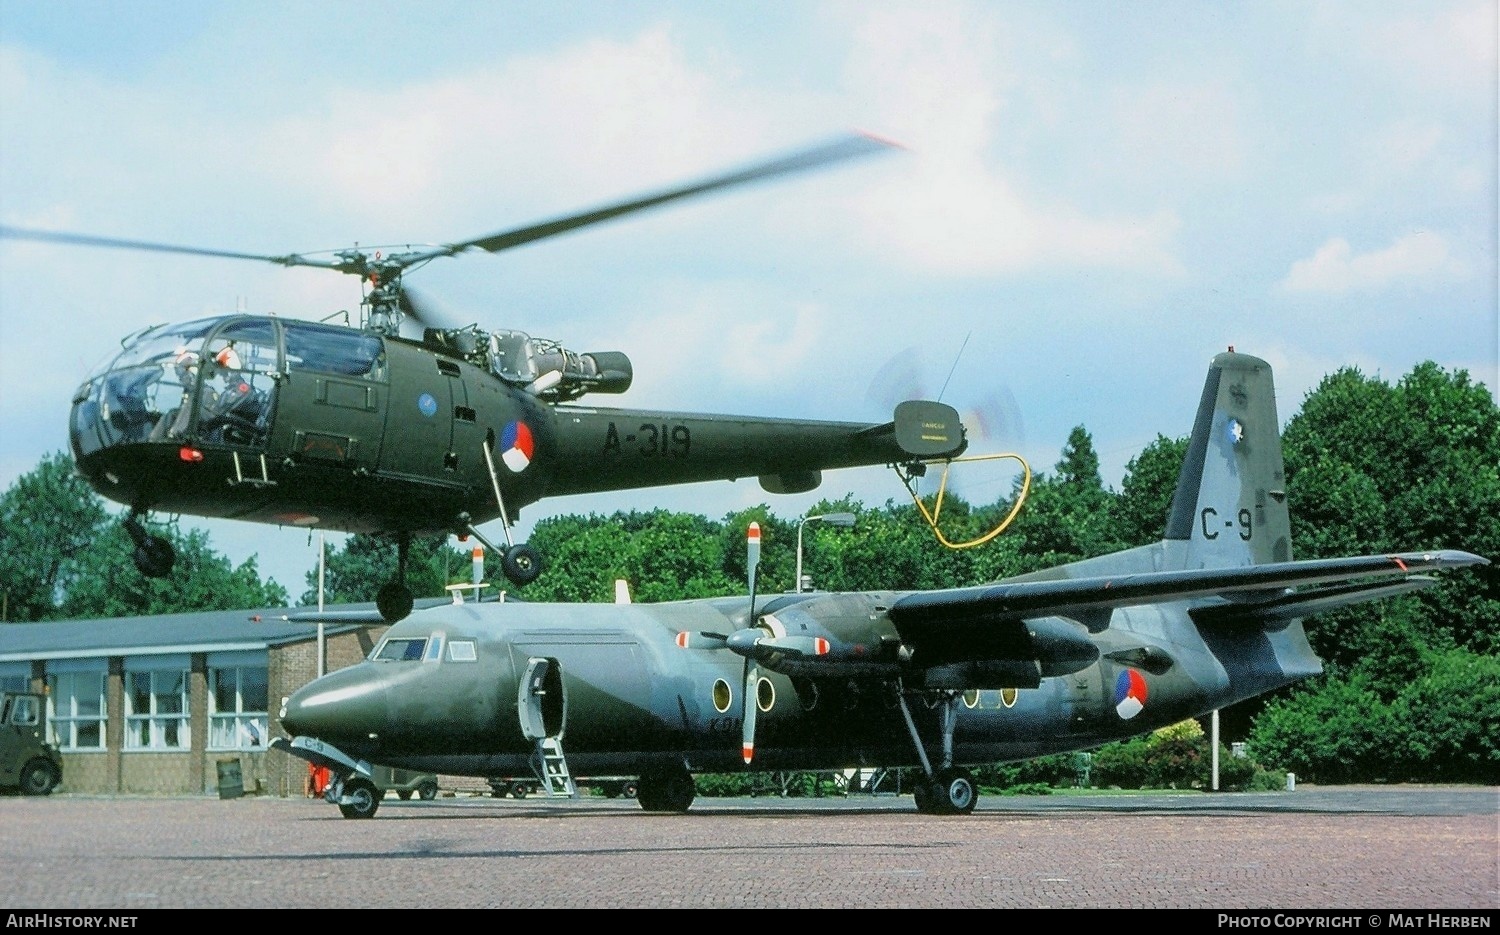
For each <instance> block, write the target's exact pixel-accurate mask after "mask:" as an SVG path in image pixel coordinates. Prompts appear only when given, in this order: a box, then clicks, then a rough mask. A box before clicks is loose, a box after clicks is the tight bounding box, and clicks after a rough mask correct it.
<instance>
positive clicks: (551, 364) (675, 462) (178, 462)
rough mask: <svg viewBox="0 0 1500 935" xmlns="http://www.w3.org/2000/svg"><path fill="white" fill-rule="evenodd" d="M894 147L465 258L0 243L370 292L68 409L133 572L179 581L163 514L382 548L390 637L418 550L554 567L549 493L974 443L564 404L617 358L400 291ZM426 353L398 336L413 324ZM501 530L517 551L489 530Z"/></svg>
mask: <svg viewBox="0 0 1500 935" xmlns="http://www.w3.org/2000/svg"><path fill="white" fill-rule="evenodd" d="M891 146H892V144H890V143H888V142H886V141H884V140H881V139H879V138H877V137H873V136H870V135H867V134H853V135H848V136H844V137H840V138H838V139H835V140H833V141H832V142H828V143H825V144H823V145H819V146H815V147H812V148H808V149H804V150H801V151H798V152H795V153H791V154H789V155H785V156H781V157H779V158H775V159H771V160H768V161H763V162H760V163H758V164H755V165H751V166H749V167H746V168H743V169H740V170H738V171H733V172H729V173H726V174H722V175H718V176H714V177H710V178H706V179H702V180H699V181H696V182H692V183H689V184H684V185H680V186H677V187H675V188H671V189H667V190H663V191H659V192H656V193H654V194H650V195H646V196H643V197H638V198H632V199H629V200H625V201H620V202H616V203H614V204H609V205H605V206H603V207H599V208H595V209H593V210H589V211H584V212H581V213H577V214H573V215H569V216H565V217H560V218H556V219H553V220H550V221H544V222H541V223H537V224H531V225H528V226H525V227H520V228H516V229H513V230H508V231H501V232H498V233H494V234H489V235H487V236H484V237H478V238H475V239H472V240H465V241H461V242H458V243H450V244H441V245H436V246H424V247H417V248H413V247H410V246H407V247H401V248H395V249H392V248H387V250H385V251H382V250H375V249H373V248H351V249H346V250H339V251H335V252H331V253H329V254H287V255H285V256H269V255H260V254H253V253H241V252H234V251H227V250H216V249H205V248H200V247H190V246H174V245H170V244H160V243H149V242H144V241H136V240H122V239H117V238H110V237H97V236H91V235H83V234H73V233H63V232H55V231H39V230H24V229H19V228H9V227H0V237H6V238H14V239H25V240H34V241H38V240H39V241H47V242H53V243H61V244H70V245H82V246H95V247H117V248H126V249H133V250H149V251H159V252H166V253H182V254H192V255H198V256H208V257H224V258H230V259H244V260H258V261H262V262H268V263H275V264H278V265H280V266H311V267H319V268H322V269H329V270H333V271H335V272H339V273H347V274H350V275H353V276H358V277H359V278H360V280H361V283H362V288H361V292H362V300H361V304H360V309H361V315H360V319H361V320H360V322H359V324H358V326H351V324H350V323H348V322H347V315H346V316H345V319H346V323H344V324H338V323H329V319H332V318H335V317H337V313H336V314H335V315H333V316H328V318H325V319H324V320H322V321H304V320H299V319H297V318H294V317H284V316H271V315H244V314H237V315H226V316H218V317H213V318H203V319H199V320H196V321H190V322H187V323H184V324H167V325H156V326H153V327H149V328H146V329H144V330H142V331H139V332H137V333H135V334H133V335H131V336H129V337H127V338H125V339H124V340H123V341H122V342H121V345H122V347H123V350H121V352H120V353H119V354H118V355H116V356H115V357H114V358H113V359H112V360H110V361H109V362H108V363H107V364H105V365H104V366H103V367H102V368H101V369H100V370H99V371H98V372H97V373H95V374H93V375H91V376H90V377H89V378H88V379H87V380H85V381H84V383H83V384H82V385H81V386H80V387H79V388H78V391H77V392H76V393H75V394H74V395H73V404H72V415H71V419H70V421H69V437H70V440H71V446H72V452H73V456H74V459H75V461H76V464H77V466H78V470H79V471H80V472H81V473H82V475H83V476H84V477H85V478H86V479H87V480H88V482H89V483H90V484H91V485H92V486H93V488H94V489H95V490H97V491H98V492H99V493H100V494H102V495H103V496H105V497H107V498H109V499H111V500H114V501H116V502H119V503H122V504H124V505H126V506H128V507H129V508H130V514H129V516H128V518H127V519H126V521H125V527H126V529H127V531H128V532H129V533H130V535H131V538H132V540H133V542H134V544H135V552H134V560H135V564H136V567H137V568H139V569H140V571H141V572H142V573H143V574H145V575H147V576H149V577H165V576H166V575H168V574H169V573H170V572H171V569H172V565H173V561H174V555H173V551H172V547H171V544H170V543H168V542H167V541H166V540H165V539H163V538H161V537H160V536H156V535H152V534H151V533H149V532H148V531H147V529H146V527H145V526H144V525H143V523H142V522H141V518H142V517H143V516H145V515H147V514H149V513H151V512H155V511H160V512H166V513H173V514H188V515H194V516H204V517H216V518H228V519H237V520H246V521H250V522H258V523H268V524H275V525H281V526H295V527H304V528H318V529H330V530H338V531H343V532H351V533H381V534H388V535H391V536H393V537H394V538H395V540H396V542H397V546H398V549H397V555H398V562H397V570H396V572H395V575H394V576H393V577H392V579H391V580H390V581H389V582H388V583H387V584H386V585H385V586H384V587H383V588H381V590H380V593H379V594H378V595H377V600H376V603H377V606H378V608H379V610H380V612H381V614H382V615H383V616H384V617H385V619H387V620H391V621H394V620H399V619H401V618H403V617H405V616H406V615H407V614H408V613H410V612H411V608H412V605H413V600H412V594H411V591H410V590H409V589H408V588H407V586H406V584H405V570H406V560H407V551H408V545H409V543H410V540H411V537H412V536H414V535H429V534H441V535H446V534H450V533H452V534H458V535H461V536H474V537H475V538H476V539H477V540H479V541H480V542H482V543H484V544H485V545H487V546H490V548H491V550H492V551H494V552H497V553H499V554H500V555H501V556H502V567H503V569H504V571H505V575H506V577H507V578H509V579H510V580H511V581H512V582H514V583H515V584H517V585H521V584H525V583H527V582H530V581H532V580H534V579H535V578H536V576H537V575H538V574H539V573H540V572H541V568H542V562H541V557H540V556H539V555H538V554H537V552H536V550H535V549H534V548H532V547H531V546H529V545H527V544H525V543H518V542H515V541H514V538H513V536H512V532H511V527H512V524H513V523H514V522H515V520H516V518H517V517H518V515H519V513H518V511H519V510H520V509H521V508H522V507H524V506H527V505H528V504H531V503H535V502H536V501H538V500H540V499H542V498H543V497H552V496H561V495H566V494H579V493H591V492H598V491H608V490H624V489H632V488H642V487H655V486H662V485H667V484H682V483H691V482H696V481H706V480H732V479H736V478H740V477H749V476H755V477H758V478H759V480H760V483H761V486H762V487H764V488H765V489H766V490H767V491H768V492H771V493H801V492H804V491H807V490H812V489H813V488H815V487H816V486H817V485H818V484H819V482H820V480H821V472H822V471H823V470H825V469H832V468H844V467H857V466H864V465H879V464H889V465H892V466H894V467H896V468H897V469H898V471H899V472H902V474H903V478H905V477H907V476H916V475H920V474H921V472H922V470H923V468H924V466H925V465H926V463H928V462H931V461H937V460H941V459H951V458H954V457H957V456H958V455H960V454H961V453H962V452H963V450H964V448H965V446H966V441H965V437H964V431H963V427H962V425H961V424H960V422H959V418H958V414H957V412H956V411H954V410H953V409H952V408H951V407H949V406H946V405H943V404H941V403H936V402H928V401H921V400H912V401H907V402H903V403H901V404H899V405H897V406H896V409H895V413H894V416H893V419H892V421H890V422H886V423H875V424H869V423H854V422H825V421H802V420H794V419H782V418H751V417H742V416H726V415H707V414H697V413H682V412H659V411H649V410H631V409H603V408H596V407H592V406H577V405H572V404H573V403H575V402H576V401H577V400H579V399H580V398H582V397H583V396H585V395H587V394H590V393H597V394H618V393H623V392H625V391H626V390H627V389H628V388H629V387H630V383H631V379H632V375H633V371H632V368H631V363H630V359H629V358H628V357H627V356H626V355H625V354H624V353H621V352H619V351H593V352H587V353H579V352H576V351H573V350H570V349H568V348H566V347H564V346H562V345H561V344H559V343H558V342H556V341H553V340H548V339H544V338H537V337H533V336H532V335H530V334H528V333H526V332H522V331H515V330H500V331H489V330H486V329H484V328H482V327H480V326H479V325H478V324H471V325H468V326H465V327H458V328H453V327H442V326H441V324H439V323H438V322H437V320H436V316H434V314H433V313H432V311H431V304H430V303H424V302H423V301H421V300H419V299H418V298H417V297H416V295H415V294H414V293H413V291H412V290H411V289H409V288H407V287H406V286H405V285H404V283H403V281H402V280H403V276H404V274H405V273H407V272H408V271H410V270H413V269H415V268H417V267H420V266H422V265H424V264H426V263H427V262H429V261H431V260H434V259H437V258H439V257H450V256H456V255H458V254H460V253H464V252H467V251H469V250H473V249H479V250H485V251H488V252H490V253H497V252H499V251H501V250H508V249H511V248H513V247H519V246H522V245H524V244H528V243H531V242H533V241H536V240H541V239H543V238H546V237H553V236H556V235H559V234H563V233H567V232H569V231H573V230H577V229H578V228H581V227H585V226H588V225H592V224H598V223H601V222H604V221H608V220H612V219H614V218H617V217H621V216H623V215H626V214H631V213H633V212H637V211H644V210H646V209H649V208H654V207H658V206H660V205H664V204H667V203H669V202H673V201H677V200H679V199H683V198H688V197H692V196H696V195H702V194H706V193H709V192H713V191H718V190H722V189H727V188H730V187H732V186H736V185H743V184H746V183H750V182H755V181H758V180H763V179H768V178H771V177H774V176H780V175H786V174H789V173H794V172H799V171H803V170H807V169H812V168H815V167H818V166H823V165H828V164H830V163H833V162H837V161H842V160H847V159H852V158H855V157H860V156H866V155H871V154H874V153H878V152H881V151H886V150H888V149H890V148H891ZM407 319H410V320H411V321H413V322H414V323H415V324H417V325H420V326H422V333H421V336H420V337H419V338H418V337H407V336H403V334H402V332H401V324H402V322H403V320H407ZM496 518H498V519H500V520H501V523H502V525H503V529H504V534H505V547H504V548H503V549H499V548H496V547H495V546H494V545H493V544H492V543H490V542H489V541H488V540H487V539H486V538H485V537H484V536H483V535H481V534H480V533H479V531H478V530H477V528H476V527H477V526H479V525H480V524H483V523H486V522H489V521H491V520H493V519H496Z"/></svg>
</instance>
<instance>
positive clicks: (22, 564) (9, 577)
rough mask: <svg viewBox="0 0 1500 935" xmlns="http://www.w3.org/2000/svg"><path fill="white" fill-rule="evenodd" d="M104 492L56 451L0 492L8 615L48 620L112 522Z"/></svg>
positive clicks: (1, 565) (0, 550)
mask: <svg viewBox="0 0 1500 935" xmlns="http://www.w3.org/2000/svg"><path fill="white" fill-rule="evenodd" d="M108 519H109V517H108V514H107V513H106V512H105V510H104V505H103V502H102V501H101V500H100V499H99V496H98V495H97V494H95V493H94V492H93V490H91V489H89V486H88V484H87V483H85V482H84V480H83V478H81V477H79V476H78V475H77V474H76V473H75V472H74V470H73V459H72V458H71V457H70V456H68V455H66V454H63V453H61V452H54V453H52V454H49V455H47V456H46V457H45V458H43V459H42V461H41V463H40V464H38V465H37V466H36V468H35V469H34V470H32V471H31V472H29V473H27V474H24V475H22V476H21V477H20V478H18V479H17V480H16V482H15V483H14V484H12V485H11V486H10V488H9V489H8V490H6V491H5V493H4V494H3V495H0V582H3V583H0V587H3V588H4V591H5V599H6V604H7V608H6V618H7V619H9V620H42V619H44V618H46V617H48V616H51V615H52V614H53V613H54V612H55V611H56V609H57V605H58V602H59V600H60V599H61V596H62V595H63V594H65V593H66V591H67V589H68V586H69V585H70V584H71V583H72V582H73V581H74V580H75V579H76V578H77V576H78V573H79V562H80V560H81V559H82V558H83V557H84V556H85V554H86V552H87V550H88V549H89V548H90V547H91V546H92V545H93V544H94V542H95V541H96V540H97V539H98V538H99V535H100V533H101V531H102V530H103V529H104V528H105V526H106V524H107V523H108Z"/></svg>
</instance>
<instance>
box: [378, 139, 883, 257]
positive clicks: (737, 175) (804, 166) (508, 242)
mask: <svg viewBox="0 0 1500 935" xmlns="http://www.w3.org/2000/svg"><path fill="white" fill-rule="evenodd" d="M893 148H899V145H898V144H896V143H892V142H890V141H888V140H883V139H881V138H879V137H877V136H871V135H870V134H867V133H856V134H852V135H850V136H845V137H840V138H839V139H836V140H833V141H832V142H828V143H824V144H822V145H821V146H814V147H811V148H809V149H804V150H800V151H798V152H795V153H791V154H789V155H786V156H781V157H779V158H776V159H771V160H769V161H767V162H762V163H757V164H755V165H752V166H747V167H745V168H743V169H740V170H738V171H735V172H729V173H726V174H724V175H718V176H710V177H708V178H705V179H700V180H699V181H696V182H690V183H688V184H685V185H681V186H678V187H676V188H669V189H666V190H664V191H660V192H656V193H654V194H650V195H645V196H642V197H640V198H632V199H629V200H627V201H620V202H616V203H614V204H609V205H604V206H602V207H598V208H594V209H593V210H590V211H583V212H581V213H579V214H573V215H568V216H565V217H560V218H554V219H552V220H550V221H543V222H541V223H538V224H530V225H528V226H526V227H519V228H516V229H515V230H509V231H500V232H498V233H494V234H488V235H486V236H484V237H476V238H475V239H473V240H466V241H463V242H462V243H454V244H447V245H445V246H442V247H439V248H437V249H435V250H430V251H427V252H425V253H414V254H411V255H409V256H404V257H401V258H400V259H401V261H402V262H403V264H404V265H407V266H410V265H411V264H413V263H420V262H423V261H425V260H430V259H433V258H434V257H440V256H452V255H454V254H456V253H462V252H463V251H465V250H469V249H472V248H476V247H477V248H479V249H481V250H488V251H489V252H490V253H498V252H500V251H501V250H509V249H511V248H513V247H519V246H522V245H524V244H528V243H531V242H532V241H535V240H542V239H544V238H547V237H556V236H557V235H559V234H565V233H568V232H569V231H574V230H577V229H578V228H580V227H588V226H590V225H593V224H600V223H603V222H605V221H611V220H614V219H615V218H618V217H622V216H624V215H627V214H634V213H636V212H638V211H646V210H648V209H651V208H656V207H659V206H661V205H664V204H668V203H670V202H673V201H678V200H680V199H683V198H691V197H694V196H697V195H705V194H708V193H709V192H714V191H720V190H722V189H726V188H732V187H734V186H736V185H745V184H749V183H751V182H757V181H761V180H764V179H769V178H774V177H776V176H779V175H789V174H792V173H795V172H802V171H805V170H808V169H815V168H817V167H819V166H825V165H829V164H831V163H834V162H841V161H843V160H846V159H853V158H856V157H859V156H867V155H871V154H873V153H878V152H885V151H888V150H890V149H893Z"/></svg>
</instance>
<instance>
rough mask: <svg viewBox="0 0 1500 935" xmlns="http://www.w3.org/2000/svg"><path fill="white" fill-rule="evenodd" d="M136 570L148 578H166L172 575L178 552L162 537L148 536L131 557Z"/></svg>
mask: <svg viewBox="0 0 1500 935" xmlns="http://www.w3.org/2000/svg"><path fill="white" fill-rule="evenodd" d="M131 558H133V559H134V560H135V567H136V569H137V570H138V571H139V572H140V573H141V574H143V575H145V576H146V577H147V578H165V577H167V576H168V575H170V574H171V573H172V565H173V564H174V563H175V562H176V561H177V552H176V550H174V549H173V548H172V543H170V542H168V541H167V540H165V539H163V538H162V537H160V536H146V537H145V538H144V539H142V540H141V543H140V545H137V546H136V547H135V552H134V553H133V554H132V555H131Z"/></svg>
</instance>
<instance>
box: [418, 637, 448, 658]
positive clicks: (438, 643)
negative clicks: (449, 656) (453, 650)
mask: <svg viewBox="0 0 1500 935" xmlns="http://www.w3.org/2000/svg"><path fill="white" fill-rule="evenodd" d="M442 658H443V634H441V633H434V634H432V639H431V641H429V642H428V644H427V655H425V656H423V657H422V661H423V662H437V661H439V660H441V659H442Z"/></svg>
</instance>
